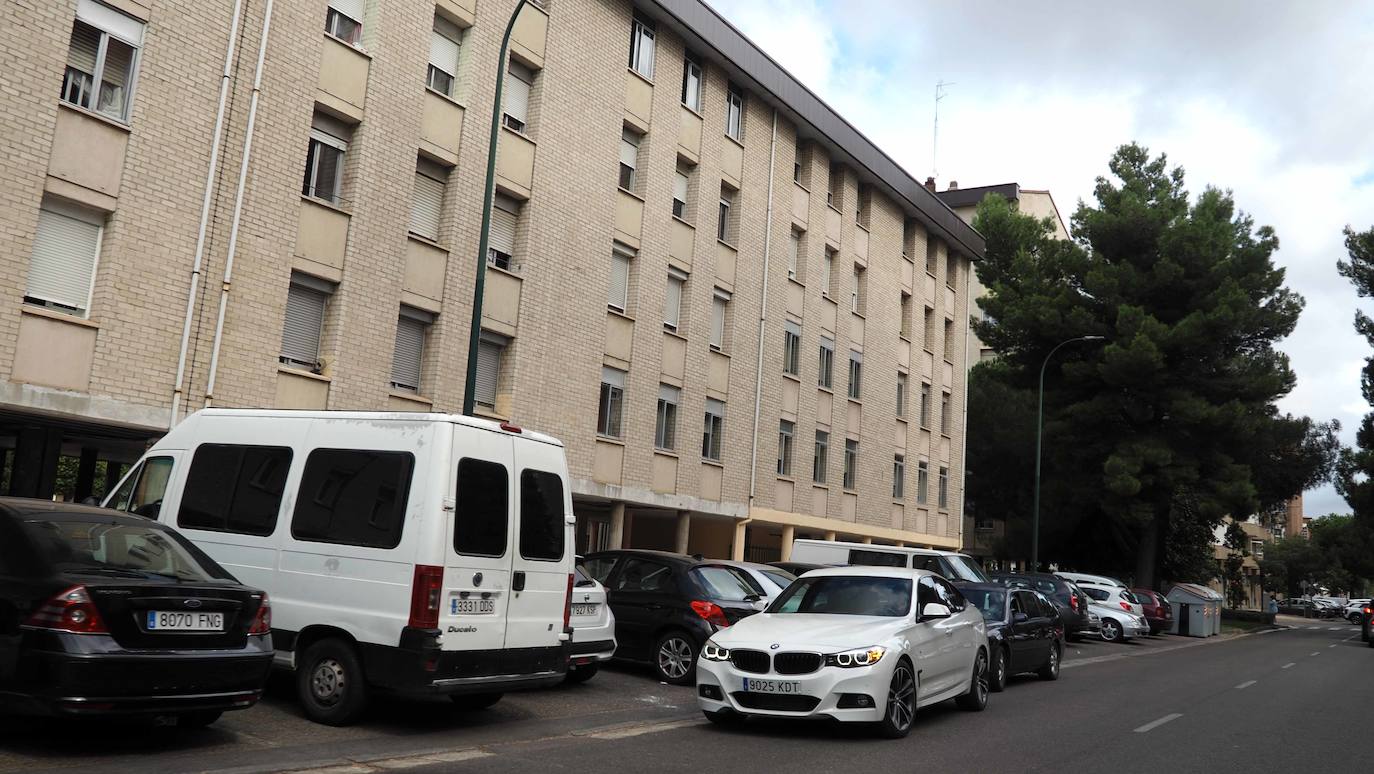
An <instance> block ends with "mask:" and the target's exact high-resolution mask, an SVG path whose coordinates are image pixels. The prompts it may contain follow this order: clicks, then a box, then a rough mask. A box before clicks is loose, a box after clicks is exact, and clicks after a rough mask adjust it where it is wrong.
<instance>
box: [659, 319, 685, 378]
mask: <svg viewBox="0 0 1374 774" xmlns="http://www.w3.org/2000/svg"><path fill="white" fill-rule="evenodd" d="M662 368H663V375H664V376H666V377H668V378H669V379H673V380H676V381H678V382H681V381H682V380H683V378H684V377H685V376H686V373H687V340H686V339H684V338H682V337H681V336H677V335H675V334H672V333H668V332H666V331H665V332H664V334H663V366H662Z"/></svg>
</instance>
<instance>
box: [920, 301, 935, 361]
mask: <svg viewBox="0 0 1374 774" xmlns="http://www.w3.org/2000/svg"><path fill="white" fill-rule="evenodd" d="M923 335H924V337H925V340H924V341H922V342H921V347H922V348H924V349H925V351H927V352H930V353H932V354H934V352H935V310H934V309H931V308H930V307H928V306H927V307H926V308H925V331H924V332H923Z"/></svg>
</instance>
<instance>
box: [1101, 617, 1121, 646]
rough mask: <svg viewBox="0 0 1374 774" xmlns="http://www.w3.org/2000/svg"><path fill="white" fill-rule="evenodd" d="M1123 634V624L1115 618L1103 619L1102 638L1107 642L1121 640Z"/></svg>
mask: <svg viewBox="0 0 1374 774" xmlns="http://www.w3.org/2000/svg"><path fill="white" fill-rule="evenodd" d="M1123 634H1124V632H1123V631H1122V629H1121V624H1119V623H1117V622H1116V619H1115V618H1103V619H1102V639H1104V640H1106V641H1107V642H1121V638H1122V635H1123Z"/></svg>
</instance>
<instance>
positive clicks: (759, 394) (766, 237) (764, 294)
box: [749, 108, 795, 509]
mask: <svg viewBox="0 0 1374 774" xmlns="http://www.w3.org/2000/svg"><path fill="white" fill-rule="evenodd" d="M777 155H778V109H777V108H773V136H772V139H771V140H769V144H768V209H767V211H766V214H765V216H764V221H763V222H764V224H765V228H764V230H763V290H762V291H760V303H759V346H758V350H759V356H758V362H757V363H756V364H755V367H754V443H753V446H752V448H751V449H750V452H749V507H750V509H752V508H753V507H754V494H755V489H756V487H757V486H758V477H759V412H760V410H761V408H762V406H763V352H764V348H765V342H764V340H763V335H764V324H765V323H767V322H768V271H769V260H768V259H769V257H770V253H771V248H772V244H773V176H774V170H773V166H774V162H775V161H776V159H777ZM793 440H794V441H795V439H793Z"/></svg>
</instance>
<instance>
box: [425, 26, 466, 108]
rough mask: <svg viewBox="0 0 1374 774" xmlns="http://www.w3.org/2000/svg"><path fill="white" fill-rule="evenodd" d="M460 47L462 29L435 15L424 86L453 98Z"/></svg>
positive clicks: (430, 36)
mask: <svg viewBox="0 0 1374 774" xmlns="http://www.w3.org/2000/svg"><path fill="white" fill-rule="evenodd" d="M462 45H463V28H462V27H459V26H458V25H457V24H454V23H453V22H451V21H449V20H448V19H445V18H444V17H442V16H440V15H438V14H435V15H434V29H433V30H431V31H430V33H429V70H428V71H427V72H426V74H425V85H426V86H428V87H429V88H431V89H433V90H435V91H437V92H439V93H440V94H442V95H444V96H445V97H452V96H454V93H453V92H454V86H456V85H457V82H458V61H459V53H460V52H461V50H462Z"/></svg>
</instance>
